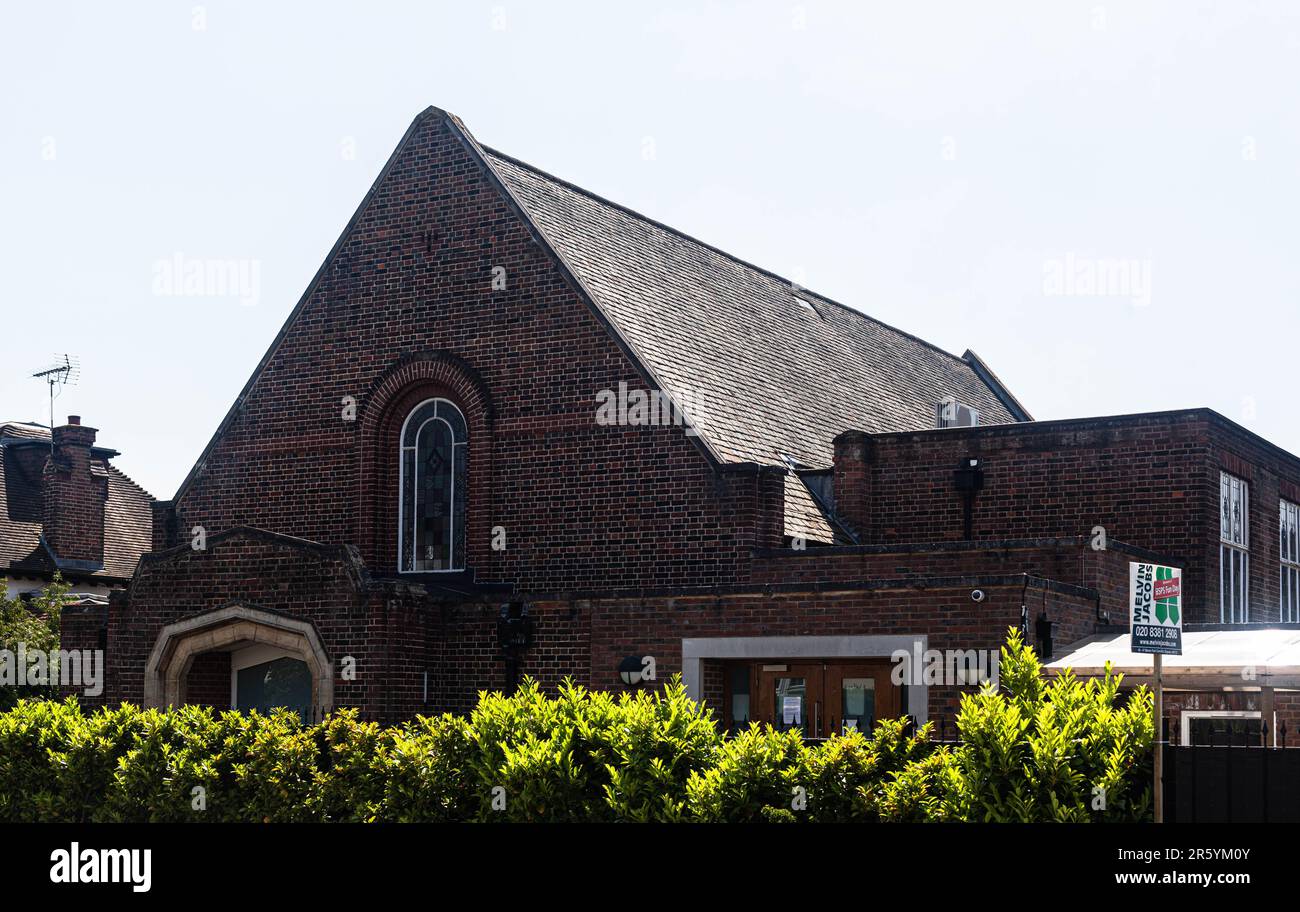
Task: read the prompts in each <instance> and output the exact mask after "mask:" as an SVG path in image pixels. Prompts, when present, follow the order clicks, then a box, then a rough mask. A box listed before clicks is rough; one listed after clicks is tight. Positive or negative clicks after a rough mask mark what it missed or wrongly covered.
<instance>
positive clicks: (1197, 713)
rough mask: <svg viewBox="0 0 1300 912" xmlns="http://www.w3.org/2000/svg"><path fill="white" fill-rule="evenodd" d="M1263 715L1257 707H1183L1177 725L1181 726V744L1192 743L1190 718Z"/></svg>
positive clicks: (1257, 717)
mask: <svg viewBox="0 0 1300 912" xmlns="http://www.w3.org/2000/svg"><path fill="white" fill-rule="evenodd" d="M1260 718H1263V716H1262V715H1261V714H1260V711H1259V710H1257V709H1254V710H1251V709H1185V710H1183V712H1182V716H1181V718H1180V719H1179V725H1180V726H1181V727H1182V735H1183V742H1182V743H1183V746H1184V747H1188V746H1190V745H1191V743H1192V720H1193V719H1260Z"/></svg>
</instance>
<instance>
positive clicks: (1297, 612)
mask: <svg viewBox="0 0 1300 912" xmlns="http://www.w3.org/2000/svg"><path fill="white" fill-rule="evenodd" d="M1278 520H1279V522H1278V551H1277V554H1278V564H1279V568H1278V618H1279V619H1280V620H1281V621H1282V623H1284V624H1288V623H1297V622H1300V504H1297V503H1292V502H1291V501H1289V500H1279V501H1278ZM1288 533H1290V534H1288Z"/></svg>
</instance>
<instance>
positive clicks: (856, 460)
mask: <svg viewBox="0 0 1300 912" xmlns="http://www.w3.org/2000/svg"><path fill="white" fill-rule="evenodd" d="M834 447H835V471H834V476H833V479H832V482H833V485H834V491H835V515H836V517H837V518H838V519H839V520H841V521H842V522H843V523H844V524H845V525H847V526H848V527H849V528H850V529H852V530H853V531H854V532H855V533H856V534H857V535H858V540H859V541H860V542H861V543H863V544H867V543H868V542H869V538H868V536H869V535H870V534H871V531H870V518H871V463H872V461H873V452H872V445H871V438H870V437H869V436H867V435H866V434H865V433H863V432H862V431H845V432H844V433H842V434H839V435H838V436H836V438H835V440H834Z"/></svg>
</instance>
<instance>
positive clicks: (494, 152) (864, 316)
mask: <svg viewBox="0 0 1300 912" xmlns="http://www.w3.org/2000/svg"><path fill="white" fill-rule="evenodd" d="M480 146H481V147H482V149H483V151H484V152H486V153H488V155H491V156H492V157H493V158H500V159H502V160H504V161H507V162H510V163H511V164H514V165H518V166H519V167H521V168H524V169H526V170H528V171H531V172H533V173H534V174H536V175H538V176H539V177H543V178H545V179H546V180H549V181H553V182H554V183H557V184H559V185H560V186H562V187H566V188H568V189H569V190H572V191H574V192H575V193H580V194H582V195H583V196H585V197H587V198H589V199H592V200H595V201H596V202H598V203H600V204H601V205H604V206H609V207H610V208H611V209H617V210H618V211H619V212H623V213H626V214H627V215H630V216H632V217H633V218H635V219H638V220H640V221H642V222H645V223H646V224H648V225H653V226H654V227H656V228H659V229H661V230H663V231H667V232H668V233H669V234H673V235H676V236H677V237H679V238H682V239H683V240H686V241H690V242H691V243H692V244H698V245H699V246H700V247H703V248H705V249H706V250H711V251H713V252H714V253H716V254H718V255H720V256H723V257H726V258H727V259H728V260H731V261H732V262H733V263H737V264H739V265H741V266H744V267H745V268H747V269H752V270H754V271H755V272H757V273H760V274H762V275H765V276H767V277H768V278H771V279H775V280H776V281H777V282H780V283H783V284H785V285H788V286H789V287H790V291H791V293H792V294H798V293H805V294H811V295H813V296H814V297H816V298H818V299H820V300H821V301H822V302H824V303H826V304H830V305H832V306H834V307H838V308H840V309H841V310H844V311H847V312H848V313H850V314H852V315H853V316H855V317H857V318H858V319H860V320H867V321H869V322H871V323H874V324H876V325H877V326H883V327H884V328H885V329H888V330H890V331H891V332H896V333H898V334H899V335H901V336H907V337H908V338H909V339H912V340H913V341H915V342H919V343H921V344H922V345H924V346H925V347H926V348H930V349H933V350H934V351H936V352H938V353H939V354H941V355H946V356H947V357H949V358H951V359H952V360H953V361H956V362H957V363H958V364H965V365H966V366H967V367H969V366H970V364H969V362H967V361H966V360H965V359H964V358H962V357H961V356H960V355H956V354H953V353H952V352H950V351H948V350H947V349H946V348H942V347H940V346H938V345H935V344H934V343H933V342H931V341H929V340H928V339H922V338H921V337H920V336H918V335H915V334H914V333H910V332H908V331H907V330H905V329H900V328H898V327H897V326H894V325H893V324H892V323H886V322H885V321H884V320H881V319H879V318H877V317H873V316H871V314H869V313H867V312H865V311H862V310H859V309H858V308H856V307H852V306H850V305H848V304H845V303H843V302H841V301H837V300H835V299H834V298H831V297H827V296H826V295H824V294H822V293H821V292H819V291H814V290H813V289H811V288H808V287H806V286H804V285H800V284H799V283H798V282H795V281H793V280H792V279H787V278H786V277H785V276H783V275H781V274H779V273H776V272H773V271H772V270H770V269H768V268H767V267H765V266H759V265H758V264H757V263H752V262H750V261H749V260H746V259H742V258H741V257H738V256H736V255H735V254H734V253H728V252H727V251H726V250H723V249H722V248H721V247H718V246H716V245H714V244H710V243H709V242H708V241H702V240H700V239H699V238H697V237H695V236H694V235H692V234H687V233H686V232H685V231H682V230H681V229H680V228H674V227H673V226H672V225H669V224H668V223H666V222H661V221H659V220H658V219H656V218H651V217H650V216H648V215H646V214H644V213H642V212H637V211H636V210H635V209H633V208H631V207H630V206H625V205H623V204H622V203H620V202H617V201H615V200H611V199H609V198H608V197H604V196H601V195H600V194H599V193H595V192H593V191H591V190H588V189H587V188H586V187H582V186H579V185H578V184H575V183H573V182H572V181H570V180H566V179H565V178H562V177H557V176H556V175H554V174H552V173H551V172H549V171H544V170H542V169H541V168H539V167H537V166H536V165H533V164H530V163H528V162H526V161H524V160H523V159H520V158H516V157H515V156H513V155H510V154H509V153H506V152H502V151H501V150H499V149H494V148H493V147H491V146H485V145H482V143H480Z"/></svg>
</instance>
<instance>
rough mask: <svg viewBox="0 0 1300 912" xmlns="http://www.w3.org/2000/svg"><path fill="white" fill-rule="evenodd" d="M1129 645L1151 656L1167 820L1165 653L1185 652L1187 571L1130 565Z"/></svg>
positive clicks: (1159, 812) (1159, 796)
mask: <svg viewBox="0 0 1300 912" xmlns="http://www.w3.org/2000/svg"><path fill="white" fill-rule="evenodd" d="M1128 582H1129V648H1130V650H1131V651H1133V652H1136V653H1145V654H1149V655H1150V656H1151V665H1152V672H1153V674H1154V678H1155V680H1154V684H1155V687H1154V690H1155V707H1154V709H1155V719H1154V720H1153V721H1154V723H1155V745H1156V750H1155V757H1154V763H1153V766H1154V768H1155V769H1154V773H1155V776H1154V779H1155V792H1156V793H1155V818H1156V823H1164V822H1165V789H1164V766H1165V741H1164V731H1165V728H1164V685H1163V681H1162V680H1161V674H1162V671H1163V662H1162V661H1161V659H1162V657H1163V656H1167V655H1182V654H1183V611H1182V607H1183V606H1182V600H1183V598H1182V597H1183V571H1182V570H1181V569H1179V568H1178V567H1163V566H1161V565H1160V564H1144V563H1137V562H1133V563H1130V564H1129V565H1128Z"/></svg>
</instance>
